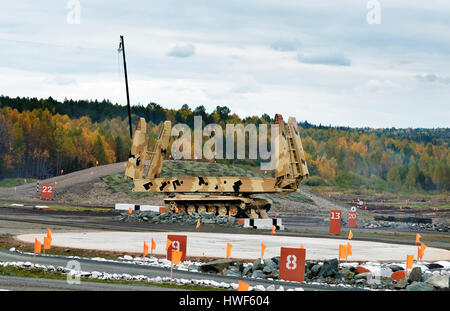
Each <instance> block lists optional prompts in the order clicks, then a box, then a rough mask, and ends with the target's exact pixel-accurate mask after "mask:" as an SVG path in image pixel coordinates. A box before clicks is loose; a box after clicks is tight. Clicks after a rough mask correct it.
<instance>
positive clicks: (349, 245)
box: [345, 243, 353, 260]
mask: <svg viewBox="0 0 450 311" xmlns="http://www.w3.org/2000/svg"><path fill="white" fill-rule="evenodd" d="M351 255H353V253H352V245H351V244H350V243H347V256H345V260H347V257H348V256H351Z"/></svg>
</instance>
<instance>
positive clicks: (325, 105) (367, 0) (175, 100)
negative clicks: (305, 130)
mask: <svg viewBox="0 0 450 311" xmlns="http://www.w3.org/2000/svg"><path fill="white" fill-rule="evenodd" d="M377 4H379V7H378V6H377ZM378 8H379V10H378ZM378 13H379V14H378ZM449 17H450V1H448V0H428V1H423V0H421V1H416V0H334V1H329V0H322V1H310V0H290V1H288V0H246V1H243V0H240V1H238V0H227V1H213V0H208V1H207V0H164V1H155V0H129V1H118V0H44V1H25V0H15V1H1V2H0V44H1V49H0V94H3V95H8V96H14V97H15V96H30V97H39V98H40V97H44V98H47V97H49V96H52V97H53V98H57V99H60V100H62V99H64V98H65V97H66V98H73V99H98V100H102V99H104V98H106V99H109V100H111V101H112V102H117V103H119V104H122V105H124V104H126V95H125V87H124V78H123V69H122V61H121V55H119V54H118V51H117V48H118V44H119V36H120V35H124V37H125V48H126V56H127V66H128V76H129V87H130V98H131V102H132V104H138V103H140V104H143V105H146V104H147V103H148V102H150V101H153V102H157V103H159V104H160V105H162V106H164V107H168V108H180V107H181V106H182V105H183V104H188V105H189V106H190V107H192V108H195V107H197V106H199V105H204V106H205V107H206V109H207V111H209V112H211V111H212V110H213V109H214V108H215V107H216V106H218V105H220V106H223V105H226V106H228V107H229V108H230V109H231V110H232V111H233V112H236V113H238V114H239V115H240V116H247V115H261V114H263V113H268V114H269V115H272V116H273V115H274V114H275V113H282V114H283V115H284V116H285V118H287V116H295V117H296V118H297V120H298V121H300V120H302V121H303V120H308V121H309V122H311V123H314V124H319V123H321V124H326V125H329V124H330V125H341V126H352V127H364V126H369V127H403V128H404V127H428V128H432V127H449V126H450V122H449V120H450V101H449V99H450V18H449ZM378 21H379V23H377V22H378Z"/></svg>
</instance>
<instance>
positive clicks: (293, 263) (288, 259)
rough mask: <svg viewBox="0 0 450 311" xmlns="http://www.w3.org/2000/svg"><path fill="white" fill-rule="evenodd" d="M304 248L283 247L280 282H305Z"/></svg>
mask: <svg viewBox="0 0 450 311" xmlns="http://www.w3.org/2000/svg"><path fill="white" fill-rule="evenodd" d="M305 257H306V250H305V249H304V248H288V247H282V248H281V254H280V277H279V278H280V280H285V281H296V282H303V281H304V280H305Z"/></svg>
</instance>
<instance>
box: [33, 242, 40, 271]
mask: <svg viewBox="0 0 450 311" xmlns="http://www.w3.org/2000/svg"><path fill="white" fill-rule="evenodd" d="M41 246H42V244H41V242H39V241H38V239H36V238H34V260H33V267H34V266H36V254H40V253H41Z"/></svg>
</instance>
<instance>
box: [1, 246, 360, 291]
mask: <svg viewBox="0 0 450 311" xmlns="http://www.w3.org/2000/svg"><path fill="white" fill-rule="evenodd" d="M70 260H74V259H73V258H67V257H63V256H41V255H37V256H36V263H38V264H41V265H53V266H55V267H57V266H63V267H66V266H67V263H68V262H69V261H70ZM77 260H78V261H79V263H80V266H81V270H82V271H88V272H92V271H99V272H108V273H128V274H131V275H145V276H148V277H150V278H153V277H157V276H160V277H166V276H167V277H168V276H170V269H167V268H161V267H149V266H140V265H134V264H126V263H110V262H99V261H94V260H85V259H77ZM0 261H22V262H27V261H28V262H33V256H32V255H27V254H20V253H16V252H9V251H5V250H0ZM173 277H174V278H183V279H197V280H214V281H216V282H226V283H238V281H239V280H243V281H245V282H247V283H249V284H250V285H252V286H254V285H257V284H262V285H264V286H265V287H267V286H268V285H270V284H275V285H276V286H277V287H278V286H280V285H282V286H283V287H284V288H285V289H288V288H296V287H302V288H303V289H304V290H305V291H315V290H321V291H323V290H361V289H357V288H356V289H355V288H352V289H348V288H342V287H331V286H324V285H312V284H302V283H293V282H283V281H270V280H255V279H249V278H238V277H232V276H222V275H218V274H206V273H198V272H190V271H179V270H173ZM0 284H1V283H0ZM0 288H4V287H1V285H0ZM74 289H76V288H74Z"/></svg>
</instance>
